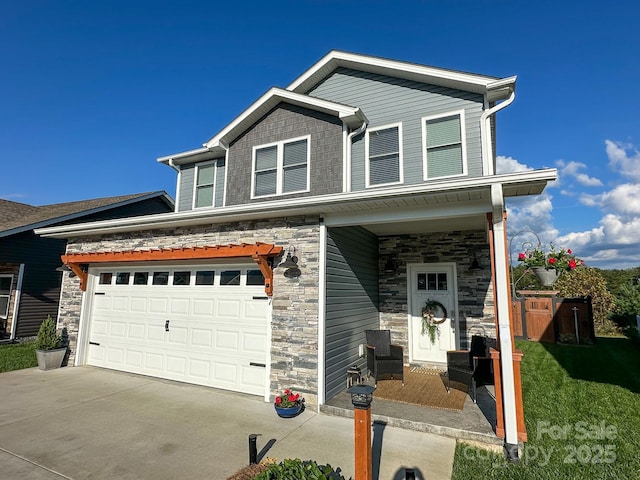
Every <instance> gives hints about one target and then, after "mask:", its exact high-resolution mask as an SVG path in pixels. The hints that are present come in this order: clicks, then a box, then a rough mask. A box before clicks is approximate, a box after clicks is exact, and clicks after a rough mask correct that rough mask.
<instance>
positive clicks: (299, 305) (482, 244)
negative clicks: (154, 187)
mask: <svg viewBox="0 0 640 480" xmlns="http://www.w3.org/2000/svg"><path fill="white" fill-rule="evenodd" d="M515 82H516V78H515V77H509V78H494V77H488V76H483V75H476V74H470V73H463V72H458V71H451V70H445V69H439V68H433V67H427V66H422V65H416V64H411V63H405V62H399V61H394V60H386V59H381V58H376V57H369V56H363V55H356V54H350V53H344V52H339V51H331V52H330V53H328V54H327V55H326V56H325V57H324V58H322V59H321V60H320V61H319V62H318V63H316V64H315V65H313V66H312V67H311V68H310V69H309V70H307V71H306V72H304V73H303V74H302V75H301V76H300V77H299V78H297V79H296V80H295V81H294V82H293V83H291V85H289V86H288V87H287V88H286V89H280V88H272V89H270V90H268V91H267V92H266V93H265V94H264V95H262V96H261V97H260V98H259V99H258V100H256V101H255V102H254V103H253V104H252V105H250V106H249V107H248V108H247V109H246V110H245V111H244V112H242V113H241V114H240V115H239V116H238V117H237V118H235V119H233V120H232V121H231V123H229V124H228V125H227V126H226V127H225V128H224V129H222V130H221V131H220V132H218V133H217V134H216V135H215V136H213V137H212V138H211V139H210V140H208V141H207V142H205V143H204V146H203V147H201V148H197V149H194V150H191V151H187V152H183V153H177V154H174V155H169V156H166V157H162V158H160V159H158V161H159V162H160V163H163V164H165V165H168V166H170V167H171V168H173V169H175V170H176V171H177V193H176V198H177V201H176V203H177V205H176V212H174V213H171V214H163V215H154V216H148V217H143V218H140V219H122V220H112V221H103V222H96V223H92V224H84V225H73V226H62V227H57V228H47V229H43V230H41V233H42V234H44V235H46V236H49V237H55V238H65V239H68V242H69V243H68V246H67V255H66V256H65V257H64V262H65V263H66V264H67V265H69V266H70V267H71V268H73V269H74V271H75V272H76V273H77V274H78V278H69V277H68V276H65V278H64V286H63V289H64V291H63V305H62V309H61V312H60V317H59V323H60V325H63V326H65V327H66V328H67V329H68V330H69V331H70V332H72V333H73V334H74V335H75V334H79V337H78V342H77V344H73V345H72V350H73V351H72V353H71V355H72V360H73V361H75V364H76V365H83V364H91V365H97V366H102V367H108V368H114V369H119V370H124V371H129V372H135V373H141V374H147V375H154V376H158V377H162V378H169V379H174V380H180V381H186V382H193V383H197V384H202V385H208V386H213V387H218V388H225V389H230V390H235V391H240V392H245V393H249V394H255V395H260V396H263V397H264V398H265V399H270V398H273V396H274V395H275V394H276V393H278V392H280V391H281V390H282V389H284V388H294V389H295V390H296V391H301V392H302V393H303V394H304V396H305V398H306V400H307V402H308V404H309V405H320V404H323V403H325V402H326V401H327V400H329V399H330V398H332V397H333V396H334V395H336V394H337V393H338V392H340V391H341V390H343V389H344V388H345V375H346V370H347V368H348V367H349V366H351V365H353V364H358V365H360V366H363V362H364V359H363V358H362V357H361V356H360V355H361V351H362V344H363V343H364V341H365V335H364V331H365V330H366V329H372V328H388V329H391V331H392V339H393V341H394V342H395V343H399V344H401V345H403V346H404V352H405V361H406V363H438V362H444V361H445V359H446V351H447V350H450V349H455V348H465V347H467V346H468V345H469V339H470V336H471V335H472V334H474V333H481V334H485V335H490V336H492V335H496V332H499V337H500V340H501V348H502V364H503V367H504V376H505V378H504V381H503V390H504V394H505V399H504V408H505V419H506V435H507V443H508V444H511V445H513V444H514V443H517V439H516V437H515V435H516V433H515V418H516V417H515V415H516V413H515V409H516V406H515V395H516V393H515V388H516V387H514V376H513V374H512V371H513V364H512V358H511V351H512V348H513V345H512V340H511V336H510V326H509V296H508V295H509V288H508V277H507V252H506V247H505V234H506V233H505V232H506V230H505V219H504V218H503V212H504V211H505V205H504V202H505V198H507V197H513V196H520V195H532V194H539V193H541V192H542V191H543V189H544V188H545V186H546V185H547V183H548V182H550V181H552V180H554V179H555V178H556V171H555V170H553V169H549V170H531V171H525V172H517V173H510V174H496V171H495V167H496V165H495V148H494V144H495V121H494V117H495V113H496V112H497V111H498V110H500V109H501V108H504V107H506V106H508V105H509V104H510V103H511V102H512V101H513V99H514V95H515V93H514V92H515ZM294 257H295V258H294ZM296 260H297V262H296ZM283 262H284V264H283ZM296 265H297V266H296ZM477 267H481V268H477ZM79 287H80V288H79ZM427 300H437V301H439V302H441V303H442V304H443V305H445V306H446V310H447V313H448V315H447V318H446V321H445V322H444V323H443V324H442V325H440V334H439V337H438V340H437V342H436V343H435V345H432V344H431V342H430V341H429V340H428V337H427V336H425V335H422V334H421V329H420V322H421V317H422V313H421V312H422V307H423V306H424V305H425V302H426V301H427Z"/></svg>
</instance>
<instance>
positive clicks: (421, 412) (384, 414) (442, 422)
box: [320, 386, 504, 448]
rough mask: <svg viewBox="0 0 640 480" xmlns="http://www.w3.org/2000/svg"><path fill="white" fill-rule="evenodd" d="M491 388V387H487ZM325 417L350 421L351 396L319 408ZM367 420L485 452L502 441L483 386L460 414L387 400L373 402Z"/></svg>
mask: <svg viewBox="0 0 640 480" xmlns="http://www.w3.org/2000/svg"><path fill="white" fill-rule="evenodd" d="M490 388H492V386H491V387H490ZM320 412H321V413H324V414H327V415H334V416H340V417H347V418H353V405H352V404H351V396H350V395H349V394H348V393H347V392H346V391H342V392H340V393H338V394H337V395H336V396H334V397H333V398H332V399H331V400H329V401H328V402H327V403H326V404H324V405H321V406H320ZM371 418H372V420H373V421H374V422H382V423H385V424H386V425H389V426H391V427H398V428H404V429H407V430H416V431H419V432H425V433H433V434H435V435H441V436H444V437H449V438H455V439H457V440H460V441H468V442H477V443H478V444H483V445H486V446H487V447H489V448H493V447H501V446H502V445H503V442H504V441H503V439H501V438H498V437H497V436H496V434H495V433H494V430H493V425H495V402H494V400H493V397H492V392H491V391H490V390H488V389H487V388H486V387H485V386H483V387H480V388H478V403H473V402H472V401H471V398H469V397H468V396H467V398H466V400H465V404H464V408H463V410H462V411H451V410H442V409H434V408H428V407H422V406H419V405H412V404H407V403H401V402H394V401H391V400H383V399H374V401H373V404H372V411H371Z"/></svg>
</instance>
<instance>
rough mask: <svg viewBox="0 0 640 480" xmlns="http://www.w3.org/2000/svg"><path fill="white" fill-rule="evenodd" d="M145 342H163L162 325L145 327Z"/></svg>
mask: <svg viewBox="0 0 640 480" xmlns="http://www.w3.org/2000/svg"><path fill="white" fill-rule="evenodd" d="M147 340H150V341H152V342H160V343H164V342H165V329H164V325H163V326H162V327H161V326H159V325H149V326H147Z"/></svg>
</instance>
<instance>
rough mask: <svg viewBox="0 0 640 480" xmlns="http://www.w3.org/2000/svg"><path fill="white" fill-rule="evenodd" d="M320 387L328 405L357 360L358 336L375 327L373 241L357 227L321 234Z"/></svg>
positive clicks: (363, 361)
mask: <svg viewBox="0 0 640 480" xmlns="http://www.w3.org/2000/svg"><path fill="white" fill-rule="evenodd" d="M327 232H328V233H327V273H326V290H327V298H326V320H325V359H326V360H325V388H326V399H327V400H329V399H330V398H332V397H333V396H335V395H336V394H337V393H339V392H340V391H341V390H343V389H344V388H345V386H346V372H347V368H348V367H350V366H351V365H358V366H359V367H360V368H361V369H362V373H363V374H365V370H366V359H365V358H359V357H358V346H359V345H360V344H362V343H365V335H364V331H365V330H368V329H377V328H379V326H380V320H379V315H378V238H377V237H376V236H375V235H373V234H371V233H370V232H369V231H367V230H365V229H364V228H362V227H340V228H328V229H327Z"/></svg>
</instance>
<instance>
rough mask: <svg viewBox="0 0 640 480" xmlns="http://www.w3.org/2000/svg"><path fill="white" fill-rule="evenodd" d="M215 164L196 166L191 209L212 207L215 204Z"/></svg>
mask: <svg viewBox="0 0 640 480" xmlns="http://www.w3.org/2000/svg"><path fill="white" fill-rule="evenodd" d="M215 189H216V163H215V162H213V163H204V164H201V165H198V166H196V188H195V195H194V199H193V207H194V208H199V207H212V206H213V205H214V202H215Z"/></svg>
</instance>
